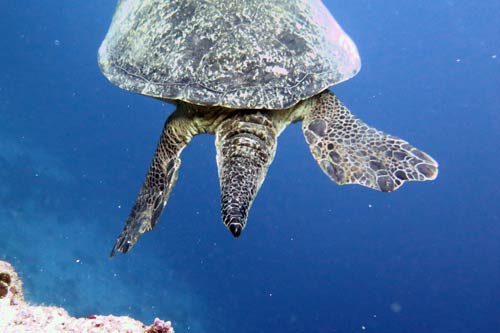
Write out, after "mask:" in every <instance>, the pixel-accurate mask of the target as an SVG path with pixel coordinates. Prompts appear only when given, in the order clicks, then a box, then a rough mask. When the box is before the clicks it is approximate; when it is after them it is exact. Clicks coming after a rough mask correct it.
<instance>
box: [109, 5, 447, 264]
mask: <svg viewBox="0 0 500 333" xmlns="http://www.w3.org/2000/svg"><path fill="white" fill-rule="evenodd" d="M99 65H100V68H101V70H102V72H103V73H104V75H105V76H106V77H107V78H108V79H109V80H110V81H111V82H112V83H114V84H115V85H117V86H119V87H120V88H123V89H125V90H130V91H133V92H136V93H139V94H143V95H147V96H151V97H154V98H157V99H160V100H162V101H167V102H170V103H173V104H174V105H175V106H176V110H175V112H174V113H172V114H171V115H170V117H169V118H168V119H167V121H166V123H165V126H164V128H163V132H162V135H161V138H160V141H159V144H158V147H157V149H156V152H155V154H154V157H153V161H152V163H151V166H150V167H149V171H148V172H147V175H146V180H145V181H144V184H143V186H142V188H141V190H140V192H139V194H138V197H137V200H136V202H135V204H134V206H133V208H132V211H131V213H130V216H129V217H128V220H127V223H126V225H125V227H124V229H123V231H122V233H121V234H120V236H119V237H118V239H117V241H116V244H115V246H114V248H113V250H112V252H111V255H112V256H113V255H115V253H116V252H118V251H120V252H123V253H125V252H127V251H128V250H129V249H130V248H131V247H132V246H133V245H134V244H135V243H136V242H137V239H138V238H139V237H140V236H141V235H142V234H143V233H144V232H146V231H150V230H151V229H153V228H154V227H155V225H156V224H157V222H158V218H159V217H160V214H161V213H162V211H163V208H164V206H165V205H166V203H167V200H168V198H169V195H170V191H171V190H172V187H173V186H174V184H175V182H176V180H177V173H178V170H179V167H180V164H181V160H180V154H181V152H182V150H183V149H184V147H186V145H187V144H188V143H189V142H190V140H191V139H192V137H193V136H195V135H197V134H201V133H211V134H215V146H216V150H217V167H218V170H219V179H220V186H221V205H222V220H223V222H224V224H225V225H226V227H228V228H229V230H230V231H231V233H232V234H233V235H234V236H235V237H238V236H239V235H240V233H241V231H242V230H243V229H244V228H245V225H246V221H247V216H248V211H249V209H250V206H251V205H252V202H253V200H254V198H255V195H256V194H257V191H258V190H259V188H260V186H261V185H262V182H263V181H264V178H265V176H266V173H267V170H268V168H269V165H270V164H271V162H272V161H273V158H274V155H275V152H276V145H277V138H278V136H279V134H280V133H281V132H282V131H283V130H284V129H285V127H287V126H288V125H289V124H290V123H293V122H298V121H302V130H303V133H304V136H305V139H306V141H307V143H308V145H309V148H310V150H311V153H312V155H313V157H314V158H315V159H316V161H317V162H318V164H319V166H320V167H321V169H322V170H323V171H324V172H325V173H326V174H327V175H328V177H330V178H331V179H332V180H333V181H334V182H336V183H337V184H360V185H363V186H366V187H369V188H372V189H376V190H380V191H383V192H391V191H394V190H396V189H397V188H398V187H399V186H401V185H402V184H403V183H404V182H405V181H410V180H419V181H423V180H429V179H434V178H435V177H436V176H437V172H438V169H437V167H438V164H437V163H436V162H435V161H434V160H433V159H432V158H431V157H430V156H429V155H427V154H426V153H424V152H422V151H421V150H418V149H417V148H414V147H413V146H411V145H410V144H409V143H408V142H406V141H404V140H402V139H399V138H397V137H394V136H391V135H388V134H385V133H383V132H381V131H379V130H377V129H375V128H372V127H370V126H368V125H366V124H365V123H363V122H362V121H361V120H359V119H358V118H356V117H355V116H353V115H352V114H351V113H350V111H349V110H348V109H347V108H346V107H345V106H344V104H342V102H340V100H339V99H338V98H337V97H336V96H335V95H334V94H333V93H332V92H331V91H330V90H328V87H330V86H333V85H335V84H337V83H339V82H342V81H345V80H347V79H349V78H351V77H352V76H354V75H355V74H356V73H357V72H358V71H359V69H360V66H361V63H360V58H359V55H358V51H357V49H356V46H355V44H354V43H353V41H352V40H351V39H350V38H349V36H348V35H347V34H346V33H345V32H344V31H343V30H342V28H341V27H340V26H339V25H338V23H337V22H336V21H335V19H334V18H333V17H332V16H331V14H330V13H329V12H328V10H327V8H326V7H325V6H324V4H323V3H322V2H321V1H320V0H266V1H262V0H225V1H218V0H120V1H119V2H118V5H117V8H116V12H115V14H114V17H113V20H112V23H111V26H110V28H109V31H108V33H107V35H106V38H105V39H104V41H103V42H102V45H101V47H100V48H99Z"/></svg>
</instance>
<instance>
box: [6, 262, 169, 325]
mask: <svg viewBox="0 0 500 333" xmlns="http://www.w3.org/2000/svg"><path fill="white" fill-rule="evenodd" d="M0 332H2V333H21V332H23V333H24V332H37V333H43V332H47V333H48V332H50V333H53V332H74V333H76V332H78V333H80V332H82V333H102V332H109V333H111V332H113V333H174V329H173V327H172V325H171V323H170V322H169V321H166V322H165V321H163V320H160V319H158V318H156V319H155V320H154V322H153V324H151V325H149V326H146V325H144V324H143V323H141V322H140V321H137V320H135V319H132V318H130V317H126V316H113V315H108V316H101V315H89V316H88V317H86V318H74V317H71V316H70V315H69V314H68V312H67V311H66V310H64V309H63V308H60V307H56V306H37V305H32V304H27V303H26V302H25V300H24V296H23V289H22V282H21V280H20V278H19V276H18V274H17V273H16V272H15V271H14V268H13V267H12V266H11V265H10V264H9V263H8V262H5V261H0Z"/></svg>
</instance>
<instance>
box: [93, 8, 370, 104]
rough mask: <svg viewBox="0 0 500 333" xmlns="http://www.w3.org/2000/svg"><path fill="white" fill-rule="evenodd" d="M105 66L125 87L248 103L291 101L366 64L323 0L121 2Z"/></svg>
mask: <svg viewBox="0 0 500 333" xmlns="http://www.w3.org/2000/svg"><path fill="white" fill-rule="evenodd" d="M99 64H100V66H101V69H102V71H103V73H104V74H105V75H106V77H107V78H108V79H109V80H110V81H111V82H112V83H114V84H116V85H117V86H119V87H120V88H123V89H126V90H130V91H133V92H136V93H140V94H144V95H148V96H153V97H158V98H164V99H169V100H182V101H186V102H189V103H193V104H198V105H214V106H215V105H218V106H223V107H227V108H245V109H259V108H266V109H284V108H288V107H291V106H293V105H295V104H297V103H298V102H300V101H301V100H304V99H306V98H309V97H311V96H314V95H316V94H318V93H319V92H321V91H323V90H324V89H326V88H328V87H329V86H332V85H334V84H337V83H339V82H342V81H345V80H347V79H349V78H351V77H352V76H354V75H355V74H356V73H357V72H358V71H359V69H360V66H361V63H360V58H359V54H358V51H357V49H356V46H355V44H354V43H353V42H352V40H351V39H350V38H349V36H348V35H347V34H346V33H345V32H344V31H343V30H342V28H341V27H340V26H339V25H338V23H337V22H336V21H335V19H334V18H333V17H332V16H331V15H330V13H329V11H328V9H327V8H326V7H325V6H324V4H323V3H322V2H321V1H320V0H264V1H263V0H224V1H220V0H121V1H120V2H119V4H118V7H117V10H116V12H115V15H114V17H113V21H112V24H111V27H110V29H109V31H108V34H107V35H106V38H105V39H104V41H103V43H102V45H101V47H100V49H99Z"/></svg>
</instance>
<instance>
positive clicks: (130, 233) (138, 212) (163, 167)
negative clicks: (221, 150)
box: [111, 107, 196, 256]
mask: <svg viewBox="0 0 500 333" xmlns="http://www.w3.org/2000/svg"><path fill="white" fill-rule="evenodd" d="M195 134H196V133H195V132H194V126H193V121H192V119H190V118H189V117H188V112H185V110H183V109H182V108H179V107H178V109H177V110H176V112H174V113H173V114H172V115H171V116H170V117H169V118H168V119H167V121H166V123H165V126H164V128H163V132H162V135H161V137H160V142H159V143H158V147H157V148H156V152H155V155H154V157H153V161H152V162H151V165H150V167H149V170H148V173H147V174H146V180H145V181H144V184H143V185H142V188H141V190H140V192H139V194H138V196H137V199H136V201H135V204H134V206H133V208H132V211H131V212H130V215H129V217H128V219H127V223H126V224H125V227H124V228H123V231H122V232H121V234H120V236H119V237H118V239H117V240H116V243H115V246H114V247H113V250H112V251H111V256H114V255H115V254H116V252H123V253H126V252H127V251H128V250H130V248H131V247H132V246H133V245H134V244H135V243H136V242H137V240H138V239H139V237H140V236H141V235H142V234H143V233H145V232H147V231H150V230H151V229H153V228H154V227H155V226H156V224H157V222H158V218H159V217H160V215H161V213H162V211H163V208H164V207H165V205H166V204H167V200H168V197H169V195H170V191H171V190H172V188H173V187H174V185H175V182H176V181H177V173H178V171H179V167H180V165H181V159H180V154H181V152H182V150H183V149H184V147H186V145H187V144H188V143H189V142H190V141H191V138H192V137H193V135H195Z"/></svg>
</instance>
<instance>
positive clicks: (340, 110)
mask: <svg viewBox="0 0 500 333" xmlns="http://www.w3.org/2000/svg"><path fill="white" fill-rule="evenodd" d="M315 98H316V102H315V103H313V107H312V110H311V111H310V112H309V113H308V114H306V115H305V117H304V120H303V123H302V130H303V132H304V136H305V137H306V140H307V143H308V144H309V148H310V149H311V152H312V154H313V156H314V158H315V159H316V161H317V162H318V164H319V165H320V167H321V169H322V170H323V171H324V172H325V173H326V174H327V175H328V176H329V177H330V178H331V179H332V180H333V181H335V182H336V183H338V184H360V185H363V186H366V187H369V188H372V189H375V190H379V191H383V192H391V191H394V190H396V189H397V188H399V187H400V186H401V185H402V184H403V183H404V182H405V181H413V180H417V181H423V180H432V179H435V178H436V176H437V173H438V164H437V162H436V161H434V160H433V159H432V158H431V157H430V156H429V155H427V154H426V153H424V152H422V151H421V150H418V149H417V148H415V147H413V146H411V145H410V144H409V143H408V142H406V141H404V140H401V139H399V138H397V137H394V136H391V135H388V134H385V133H383V132H381V131H379V130H377V129H375V128H372V127H369V126H368V125H366V124H365V123H363V122H362V121H361V120H359V119H358V118H356V117H355V116H353V115H352V114H351V113H350V112H349V110H348V109H347V108H346V107H345V106H344V105H343V104H342V102H340V100H339V99H338V98H337V97H336V96H335V95H334V94H333V93H331V92H330V91H328V90H327V91H325V92H323V93H322V94H320V95H318V96H316V97H315Z"/></svg>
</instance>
